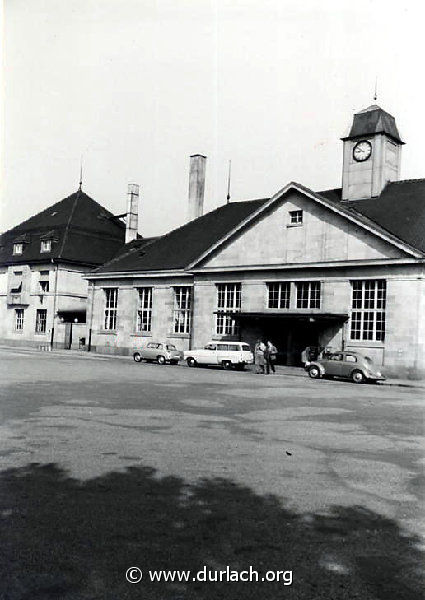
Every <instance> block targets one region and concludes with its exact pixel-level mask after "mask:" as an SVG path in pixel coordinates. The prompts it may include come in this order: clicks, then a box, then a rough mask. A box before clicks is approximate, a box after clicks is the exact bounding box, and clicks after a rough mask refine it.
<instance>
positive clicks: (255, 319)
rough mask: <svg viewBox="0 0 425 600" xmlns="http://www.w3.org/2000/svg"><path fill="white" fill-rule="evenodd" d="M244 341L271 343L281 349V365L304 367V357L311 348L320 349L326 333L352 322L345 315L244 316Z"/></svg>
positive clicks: (252, 344) (251, 314) (242, 335)
mask: <svg viewBox="0 0 425 600" xmlns="http://www.w3.org/2000/svg"><path fill="white" fill-rule="evenodd" d="M238 318H239V321H240V331H241V335H240V337H241V340H243V341H244V342H248V343H249V344H251V347H254V344H255V342H256V340H257V339H262V340H270V341H271V342H273V344H274V345H275V346H276V348H277V349H278V355H277V361H276V362H277V363H278V364H281V365H288V366H301V365H302V362H301V353H302V351H303V350H304V349H305V348H306V347H307V346H310V347H315V348H318V347H319V346H320V343H321V339H322V338H324V337H326V335H325V334H326V331H328V330H330V329H331V330H334V329H335V327H336V328H337V329H339V328H340V327H341V326H342V324H343V323H344V321H345V320H346V319H347V318H348V317H347V315H342V314H323V313H322V314H314V313H313V314H310V315H306V314H299V313H286V314H282V313H277V314H276V313H266V314H264V313H240V314H239V315H238Z"/></svg>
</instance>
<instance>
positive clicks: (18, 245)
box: [13, 242, 24, 254]
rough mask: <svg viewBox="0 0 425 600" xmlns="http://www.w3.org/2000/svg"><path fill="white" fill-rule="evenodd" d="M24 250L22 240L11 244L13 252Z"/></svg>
mask: <svg viewBox="0 0 425 600" xmlns="http://www.w3.org/2000/svg"><path fill="white" fill-rule="evenodd" d="M23 251H24V245H23V243H22V242H17V243H16V244H13V254H22V252H23Z"/></svg>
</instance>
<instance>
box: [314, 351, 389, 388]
mask: <svg viewBox="0 0 425 600" xmlns="http://www.w3.org/2000/svg"><path fill="white" fill-rule="evenodd" d="M305 368H306V370H307V371H308V374H309V375H310V377H311V378H312V379H319V378H320V377H345V378H347V379H351V381H353V382H354V383H364V382H365V381H382V380H384V379H385V377H384V376H383V375H382V373H381V371H380V370H379V369H378V367H377V366H376V365H375V364H374V362H373V361H372V359H370V358H369V357H368V356H363V354H360V353H359V352H352V351H343V352H330V353H328V354H325V355H324V356H323V358H319V359H317V360H314V361H311V362H309V363H307V364H306V366H305Z"/></svg>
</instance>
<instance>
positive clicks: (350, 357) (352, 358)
mask: <svg viewBox="0 0 425 600" xmlns="http://www.w3.org/2000/svg"><path fill="white" fill-rule="evenodd" d="M345 360H346V361H347V362H352V363H355V362H357V357H356V356H354V354H346V355H345Z"/></svg>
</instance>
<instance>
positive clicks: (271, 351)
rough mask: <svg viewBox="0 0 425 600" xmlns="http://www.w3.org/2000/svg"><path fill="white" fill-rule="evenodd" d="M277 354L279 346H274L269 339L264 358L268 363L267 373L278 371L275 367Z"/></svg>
mask: <svg viewBox="0 0 425 600" xmlns="http://www.w3.org/2000/svg"><path fill="white" fill-rule="evenodd" d="M276 356H277V348H276V346H274V345H273V344H272V343H271V341H270V340H269V341H268V342H267V345H266V350H265V352H264V360H265V363H266V373H267V375H268V374H269V373H270V371H271V372H272V373H276V369H275V367H274V363H275V362H276Z"/></svg>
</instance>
